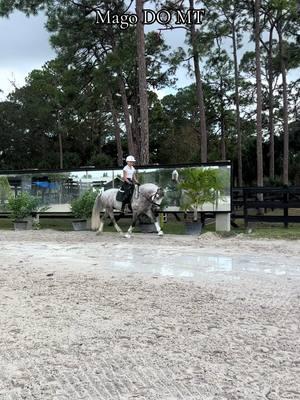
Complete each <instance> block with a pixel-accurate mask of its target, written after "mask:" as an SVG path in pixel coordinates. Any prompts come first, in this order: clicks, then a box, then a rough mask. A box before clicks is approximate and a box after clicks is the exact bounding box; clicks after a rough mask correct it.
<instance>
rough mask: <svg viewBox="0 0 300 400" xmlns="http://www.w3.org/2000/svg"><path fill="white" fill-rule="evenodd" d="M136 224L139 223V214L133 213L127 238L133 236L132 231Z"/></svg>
mask: <svg viewBox="0 0 300 400" xmlns="http://www.w3.org/2000/svg"><path fill="white" fill-rule="evenodd" d="M136 222H137V213H133V217H132V222H131V225H130V227H129V228H128V231H127V233H126V234H125V237H126V238H130V235H131V234H132V231H133V229H134V228H135V225H136Z"/></svg>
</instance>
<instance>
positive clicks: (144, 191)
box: [91, 183, 164, 238]
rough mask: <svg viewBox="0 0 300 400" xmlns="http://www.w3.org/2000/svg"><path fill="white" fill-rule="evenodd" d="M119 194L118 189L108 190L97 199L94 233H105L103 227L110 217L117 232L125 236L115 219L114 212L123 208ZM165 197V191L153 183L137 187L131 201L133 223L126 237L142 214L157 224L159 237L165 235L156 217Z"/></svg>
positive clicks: (94, 213)
mask: <svg viewBox="0 0 300 400" xmlns="http://www.w3.org/2000/svg"><path fill="white" fill-rule="evenodd" d="M117 193H118V189H108V190H105V191H104V192H103V193H100V194H99V195H98V196H97V197H96V200H95V203H94V207H93V213H92V221H91V227H92V230H93V231H97V234H100V233H102V232H103V226H104V222H105V219H106V218H107V216H109V217H110V219H111V221H112V223H113V224H114V227H115V228H116V230H117V231H118V232H119V233H121V234H123V232H122V229H121V228H120V227H119V225H118V224H117V222H116V219H115V217H114V210H121V208H122V202H121V201H118V200H117V199H116V197H117ZM163 196H164V191H163V190H162V189H161V188H160V187H158V186H157V185H154V184H153V183H145V184H143V185H141V186H139V187H137V186H136V187H135V189H134V193H133V196H132V200H131V207H132V223H131V225H130V227H129V229H128V231H127V233H126V235H125V237H128V238H129V237H130V235H131V233H132V231H133V229H134V227H135V225H136V222H137V218H138V216H139V215H141V214H145V215H147V216H148V217H149V218H150V220H151V222H152V223H154V224H155V227H156V230H157V233H158V235H159V236H162V235H163V231H162V230H161V227H160V225H159V223H158V221H157V220H156V218H155V215H154V213H155V212H156V211H158V210H159V207H160V203H161V201H162V199H163ZM101 211H104V215H103V217H102V219H101V218H100V212H101Z"/></svg>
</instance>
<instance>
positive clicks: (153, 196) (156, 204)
mask: <svg viewBox="0 0 300 400" xmlns="http://www.w3.org/2000/svg"><path fill="white" fill-rule="evenodd" d="M160 190H161V189H160V188H158V189H157V191H156V192H155V193H153V194H152V195H151V196H149V197H148V196H146V195H144V194H143V193H140V189H139V186H138V195H142V196H143V197H144V198H145V199H146V200H147V201H149V203H151V204H152V205H154V206H156V207H160V204H158V203H155V201H154V198H155V196H156V195H157V194H158V193H159V191H160Z"/></svg>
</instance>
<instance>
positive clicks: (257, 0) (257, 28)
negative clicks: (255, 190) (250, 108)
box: [255, 0, 263, 186]
mask: <svg viewBox="0 0 300 400" xmlns="http://www.w3.org/2000/svg"><path fill="white" fill-rule="evenodd" d="M259 11H260V0H255V65H256V96H257V116H256V124H257V127H256V132H257V139H256V154H257V186H263V151H262V91H261V64H260V24H259Z"/></svg>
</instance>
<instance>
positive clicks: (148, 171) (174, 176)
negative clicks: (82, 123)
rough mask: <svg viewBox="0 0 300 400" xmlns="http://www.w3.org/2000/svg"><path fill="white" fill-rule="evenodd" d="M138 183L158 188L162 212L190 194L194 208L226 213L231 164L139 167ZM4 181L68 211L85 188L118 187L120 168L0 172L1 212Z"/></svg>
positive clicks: (176, 206)
mask: <svg viewBox="0 0 300 400" xmlns="http://www.w3.org/2000/svg"><path fill="white" fill-rule="evenodd" d="M137 175H138V179H139V181H140V183H141V184H143V183H155V184H157V185H158V186H160V187H162V188H163V189H164V192H165V197H164V200H163V203H162V211H165V212H180V211H183V209H184V207H185V205H186V202H187V201H191V198H190V197H192V196H195V195H196V196H198V197H197V199H199V198H200V200H201V201H200V202H199V203H198V205H197V208H198V211H216V212H230V210H231V197H230V195H231V165H230V163H228V164H227V163H222V164H216V163H214V164H209V165H191V166H170V167H158V166H157V167H145V168H143V167H139V168H137ZM7 182H8V184H9V186H10V189H11V191H13V193H14V194H15V195H18V193H20V192H22V191H27V192H29V193H31V194H32V195H34V196H36V197H38V198H39V200H40V204H41V206H47V207H48V209H47V212H55V213H59V212H64V213H65V212H70V203H71V201H72V200H73V199H75V198H77V197H78V196H80V195H81V194H82V193H84V192H85V191H87V190H93V191H96V190H97V191H99V192H102V191H104V190H108V189H110V188H119V187H120V186H121V185H122V169H121V168H120V169H103V170H91V169H87V170H83V169H81V170H75V171H66V172H59V171H57V172H47V171H46V172H45V171H36V172H35V171H33V172H32V171H30V173H29V172H28V173H25V172H21V171H20V172H7V173H2V174H1V173H0V211H1V212H5V204H6V202H7V193H6V192H7Z"/></svg>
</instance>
